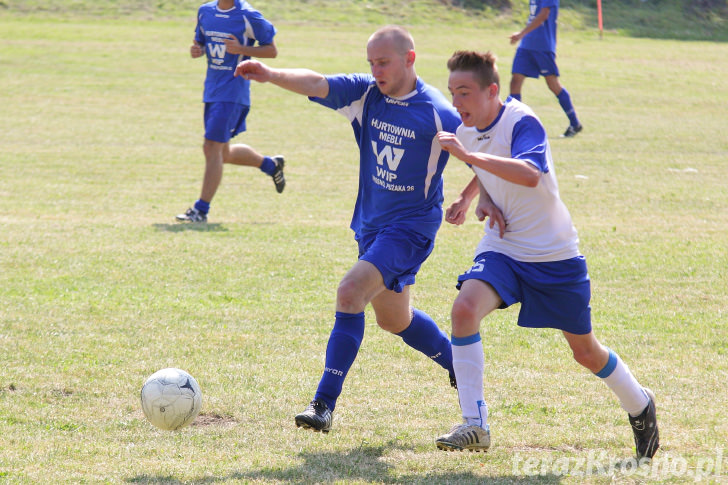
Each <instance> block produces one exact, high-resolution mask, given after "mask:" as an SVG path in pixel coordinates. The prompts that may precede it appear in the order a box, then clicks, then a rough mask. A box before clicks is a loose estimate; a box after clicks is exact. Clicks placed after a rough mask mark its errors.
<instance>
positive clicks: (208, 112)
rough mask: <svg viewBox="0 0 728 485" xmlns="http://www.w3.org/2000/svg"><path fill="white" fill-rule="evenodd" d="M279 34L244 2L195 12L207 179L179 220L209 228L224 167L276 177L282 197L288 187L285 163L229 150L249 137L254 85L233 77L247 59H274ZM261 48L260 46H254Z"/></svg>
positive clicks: (247, 150) (223, 0)
mask: <svg viewBox="0 0 728 485" xmlns="http://www.w3.org/2000/svg"><path fill="white" fill-rule="evenodd" d="M275 34H276V29H275V27H273V24H271V23H270V22H268V21H267V20H266V19H265V18H263V16H262V15H261V14H260V12H258V11H257V10H255V9H253V7H251V6H250V4H249V3H248V2H246V1H241V0H214V1H212V2H209V3H206V4H204V5H202V6H201V7H200V8H199V10H198V12H197V27H196V28H195V38H194V41H193V44H192V46H191V47H190V55H191V56H192V57H193V58H196V57H201V56H203V55H205V54H207V75H206V77H205V91H204V95H203V101H204V102H205V142H204V144H203V147H202V149H203V152H204V154H205V175H204V178H203V180H202V190H201V192H200V198H199V199H197V201H196V202H195V203H194V204H193V206H192V207H190V208H189V209H187V212H185V213H184V214H179V215H178V216H177V219H178V220H180V221H188V222H205V221H207V213H208V212H209V210H210V202H212V198H213V197H214V196H215V192H217V188H218V187H219V186H220V181H221V180H222V172H223V164H224V163H231V164H233V165H245V166H249V167H258V168H260V170H262V171H263V172H264V173H266V174H268V175H270V176H271V177H273V182H274V183H275V186H276V190H277V191H278V192H279V193H280V192H283V188H284V187H285V186H286V179H285V177H284V176H283V165H284V160H283V157H282V156H280V155H278V156H275V157H264V156H263V155H261V154H260V153H258V152H257V151H255V150H254V149H253V148H252V147H250V146H248V145H243V144H235V145H230V139H231V138H232V137H234V136H235V135H237V134H239V133H242V132H243V131H245V118H246V117H247V115H248V112H249V111H250V81H248V80H247V79H243V78H240V77H237V78H236V77H235V76H234V72H235V66H237V65H238V63H239V62H240V61H242V60H243V59H247V58H250V57H251V56H253V57H276V55H278V50H277V48H276V45H275V43H274V41H273V37H274V36H275ZM256 42H257V44H258V45H255V44H256Z"/></svg>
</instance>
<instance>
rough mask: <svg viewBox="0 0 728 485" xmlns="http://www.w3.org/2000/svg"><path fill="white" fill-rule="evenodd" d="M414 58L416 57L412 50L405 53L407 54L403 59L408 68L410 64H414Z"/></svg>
mask: <svg viewBox="0 0 728 485" xmlns="http://www.w3.org/2000/svg"><path fill="white" fill-rule="evenodd" d="M415 57H417V56H416V55H415V51H414V50H412V49H410V50H408V51H407V54H406V55H405V59H406V60H407V65H408V66H411V65H412V64H414V63H415Z"/></svg>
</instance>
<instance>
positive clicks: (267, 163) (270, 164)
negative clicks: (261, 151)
mask: <svg viewBox="0 0 728 485" xmlns="http://www.w3.org/2000/svg"><path fill="white" fill-rule="evenodd" d="M260 171H261V172H263V173H267V174H268V175H273V172H275V171H276V162H274V161H273V159H272V158H271V157H263V163H261V164H260Z"/></svg>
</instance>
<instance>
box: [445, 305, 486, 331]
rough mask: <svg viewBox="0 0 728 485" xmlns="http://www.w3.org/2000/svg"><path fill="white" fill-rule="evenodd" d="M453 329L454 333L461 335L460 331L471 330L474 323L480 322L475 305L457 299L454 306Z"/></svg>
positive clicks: (452, 315) (452, 314)
mask: <svg viewBox="0 0 728 485" xmlns="http://www.w3.org/2000/svg"><path fill="white" fill-rule="evenodd" d="M450 316H451V318H452V328H453V332H455V333H459V332H458V330H464V329H466V328H471V327H472V324H473V322H475V321H476V320H479V318H478V315H477V314H476V308H475V305H473V304H472V303H471V302H470V301H469V300H467V299H456V300H455V303H453V305H452V312H451V315H450Z"/></svg>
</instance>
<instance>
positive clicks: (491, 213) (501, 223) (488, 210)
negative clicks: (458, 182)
mask: <svg viewBox="0 0 728 485" xmlns="http://www.w3.org/2000/svg"><path fill="white" fill-rule="evenodd" d="M476 180H477V177H476ZM477 182H478V188H479V190H480V198H479V199H478V205H477V207H476V208H475V215H476V216H477V217H478V220H479V221H484V220H485V218H486V217H487V218H488V226H490V228H491V229H492V228H493V226H494V225H495V224H498V232H499V234H500V237H501V239H503V235H504V234H505V233H506V220H505V218H504V217H503V212H501V210H500V209H499V208H498V206H496V205H495V203H494V202H493V199H491V198H490V194H489V193H488V191H487V190H485V187H484V186H483V184H481V183H480V180H477Z"/></svg>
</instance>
